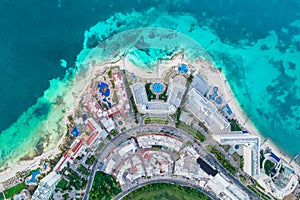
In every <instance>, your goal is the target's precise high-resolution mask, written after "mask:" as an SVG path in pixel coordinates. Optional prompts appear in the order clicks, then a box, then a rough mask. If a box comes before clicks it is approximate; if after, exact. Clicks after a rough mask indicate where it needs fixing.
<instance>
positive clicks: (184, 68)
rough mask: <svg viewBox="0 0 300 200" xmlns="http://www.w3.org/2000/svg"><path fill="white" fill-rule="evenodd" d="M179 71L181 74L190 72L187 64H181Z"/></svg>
mask: <svg viewBox="0 0 300 200" xmlns="http://www.w3.org/2000/svg"><path fill="white" fill-rule="evenodd" d="M178 71H179V72H181V73H187V72H188V71H189V69H188V66H187V65H186V64H181V65H179V67H178Z"/></svg>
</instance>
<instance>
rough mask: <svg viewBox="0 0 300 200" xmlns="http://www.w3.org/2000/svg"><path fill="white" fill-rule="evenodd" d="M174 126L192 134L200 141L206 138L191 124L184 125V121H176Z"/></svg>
mask: <svg viewBox="0 0 300 200" xmlns="http://www.w3.org/2000/svg"><path fill="white" fill-rule="evenodd" d="M176 127H177V128H179V129H181V130H183V131H184V132H186V133H188V134H190V135H192V136H193V137H194V138H195V139H197V140H199V141H200V142H204V141H205V139H206V137H205V136H204V135H202V134H201V133H200V132H199V131H198V130H197V129H195V128H194V127H193V126H188V125H186V124H185V123H184V122H179V123H177V124H176Z"/></svg>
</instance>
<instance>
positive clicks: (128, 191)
mask: <svg viewBox="0 0 300 200" xmlns="http://www.w3.org/2000/svg"><path fill="white" fill-rule="evenodd" d="M154 183H172V184H176V185H182V186H185V187H191V188H195V189H197V190H199V191H200V192H202V193H204V194H206V195H207V196H209V197H210V198H211V199H213V200H217V199H218V197H216V196H215V195H214V194H212V193H210V192H208V191H206V190H203V188H201V187H199V186H197V185H195V184H189V183H187V182H186V181H182V180H178V179H176V178H166V179H163V178H159V179H154V180H146V181H144V182H142V183H140V184H138V185H135V186H133V187H131V188H129V189H127V190H125V191H123V192H122V193H120V194H118V195H117V196H115V197H114V198H113V199H114V200H119V199H122V198H123V197H124V196H126V195H127V194H129V193H130V192H132V191H134V190H136V189H138V188H141V187H143V186H145V185H150V184H154Z"/></svg>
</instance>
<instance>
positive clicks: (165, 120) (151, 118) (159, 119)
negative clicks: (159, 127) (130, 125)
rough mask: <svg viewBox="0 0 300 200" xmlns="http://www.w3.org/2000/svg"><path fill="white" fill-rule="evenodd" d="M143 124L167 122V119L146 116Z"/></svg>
mask: <svg viewBox="0 0 300 200" xmlns="http://www.w3.org/2000/svg"><path fill="white" fill-rule="evenodd" d="M144 122H145V124H168V123H169V121H168V120H167V119H166V118H163V117H148V118H146V119H145V121H144Z"/></svg>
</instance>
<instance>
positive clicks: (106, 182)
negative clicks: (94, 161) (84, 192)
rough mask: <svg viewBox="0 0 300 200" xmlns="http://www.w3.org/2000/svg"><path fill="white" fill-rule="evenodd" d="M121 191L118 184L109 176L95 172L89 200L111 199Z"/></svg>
mask: <svg viewBox="0 0 300 200" xmlns="http://www.w3.org/2000/svg"><path fill="white" fill-rule="evenodd" d="M121 191H122V190H121V188H120V186H119V184H118V183H117V182H116V180H115V179H114V178H113V177H112V176H111V175H109V174H104V173H102V172H96V175H95V179H94V182H93V185H92V188H91V191H90V198H89V199H91V200H98V199H99V200H100V199H105V200H106V199H112V198H113V197H114V196H116V195H117V194H119V193H120V192H121Z"/></svg>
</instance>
